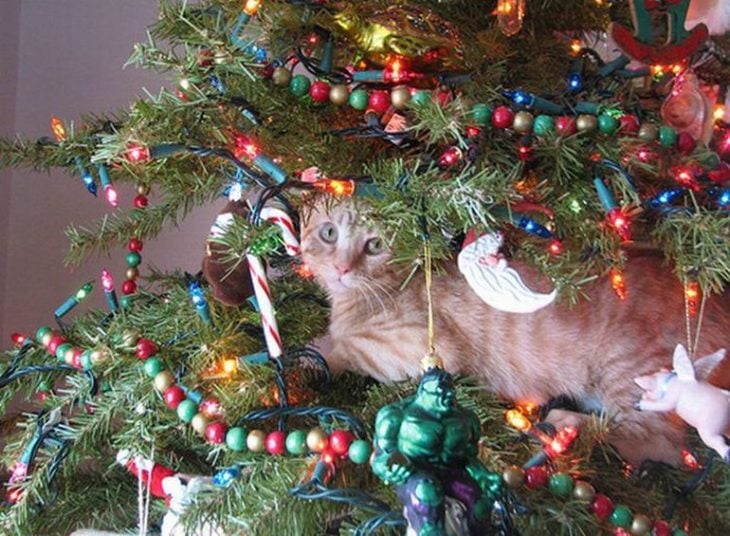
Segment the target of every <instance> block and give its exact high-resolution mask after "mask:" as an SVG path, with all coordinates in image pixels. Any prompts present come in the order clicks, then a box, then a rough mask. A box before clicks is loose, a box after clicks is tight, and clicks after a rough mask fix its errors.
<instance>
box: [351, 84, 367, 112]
mask: <svg viewBox="0 0 730 536" xmlns="http://www.w3.org/2000/svg"><path fill="white" fill-rule="evenodd" d="M347 102H348V103H349V104H350V106H351V107H352V108H355V110H364V109H365V108H367V107H368V92H367V91H365V90H364V89H356V90H355V91H353V92H352V93H350V98H349V100H348V101H347Z"/></svg>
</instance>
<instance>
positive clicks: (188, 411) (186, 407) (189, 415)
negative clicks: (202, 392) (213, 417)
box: [177, 398, 198, 422]
mask: <svg viewBox="0 0 730 536" xmlns="http://www.w3.org/2000/svg"><path fill="white" fill-rule="evenodd" d="M197 413H198V405H197V404H196V403H195V402H193V401H192V400H190V399H189V398H186V399H185V400H183V401H182V402H180V405H179V406H178V407H177V416H178V417H180V420H182V421H184V422H190V421H192V420H193V417H195V415H196V414H197Z"/></svg>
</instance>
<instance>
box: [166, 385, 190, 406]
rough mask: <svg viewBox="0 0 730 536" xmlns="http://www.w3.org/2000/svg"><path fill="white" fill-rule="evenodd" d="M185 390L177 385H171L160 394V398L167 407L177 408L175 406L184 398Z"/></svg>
mask: <svg viewBox="0 0 730 536" xmlns="http://www.w3.org/2000/svg"><path fill="white" fill-rule="evenodd" d="M185 398H186V396H185V391H183V390H182V387H180V386H179V385H173V386H172V387H168V388H167V390H166V391H165V392H164V393H163V394H162V399H163V400H164V401H165V404H167V407H168V408H170V409H177V407H178V406H179V405H180V402H182V401H183V400H185Z"/></svg>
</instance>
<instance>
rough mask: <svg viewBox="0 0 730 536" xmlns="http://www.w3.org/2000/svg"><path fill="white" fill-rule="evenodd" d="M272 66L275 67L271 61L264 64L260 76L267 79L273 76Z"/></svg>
mask: <svg viewBox="0 0 730 536" xmlns="http://www.w3.org/2000/svg"><path fill="white" fill-rule="evenodd" d="M274 68H275V67H274V66H273V65H272V64H271V63H269V64H267V65H264V68H263V69H261V77H262V78H264V79H265V80H268V79H269V78H271V77H272V76H274Z"/></svg>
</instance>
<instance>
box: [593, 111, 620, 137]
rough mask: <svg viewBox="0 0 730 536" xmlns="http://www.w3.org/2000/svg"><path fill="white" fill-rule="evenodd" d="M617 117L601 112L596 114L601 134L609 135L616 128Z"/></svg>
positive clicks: (617, 123) (617, 124)
mask: <svg viewBox="0 0 730 536" xmlns="http://www.w3.org/2000/svg"><path fill="white" fill-rule="evenodd" d="M618 127H619V122H618V119H616V118H614V117H613V116H611V115H607V114H602V115H599V116H598V130H599V132H601V134H606V135H611V134H613V133H614V132H616V131H617V130H618Z"/></svg>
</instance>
